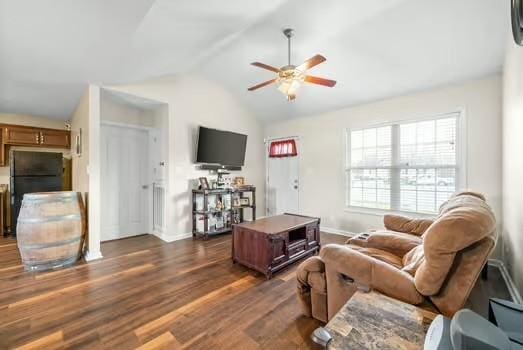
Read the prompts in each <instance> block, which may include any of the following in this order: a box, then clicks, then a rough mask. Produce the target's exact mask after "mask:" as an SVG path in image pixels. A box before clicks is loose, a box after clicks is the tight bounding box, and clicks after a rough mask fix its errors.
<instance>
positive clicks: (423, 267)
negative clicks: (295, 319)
mask: <svg viewBox="0 0 523 350" xmlns="http://www.w3.org/2000/svg"><path fill="white" fill-rule="evenodd" d="M384 224H385V228H386V230H382V231H375V232H370V233H367V234H362V235H358V236H356V237H354V238H351V239H349V240H348V241H347V244H345V245H339V244H329V245H326V246H324V247H323V249H322V250H321V252H320V255H319V256H314V257H311V258H309V259H307V260H306V261H304V262H303V263H302V264H301V265H300V266H299V267H298V272H297V279H298V297H299V300H300V302H301V305H302V309H303V313H304V314H305V315H307V316H309V317H314V318H316V319H318V320H321V321H324V322H327V321H328V320H329V319H331V318H332V317H333V316H334V315H335V314H336V313H337V312H338V310H339V309H340V308H341V307H342V306H343V305H344V304H345V303H346V302H347V300H348V299H350V297H351V296H352V295H353V294H354V293H355V292H356V290H358V289H363V290H369V289H375V290H377V291H379V292H381V293H383V294H386V295H388V296H391V297H393V298H396V299H399V300H402V301H405V302H407V303H410V304H414V305H419V304H423V303H427V304H432V305H431V306H434V307H436V308H437V310H438V311H439V312H441V313H442V314H444V315H446V316H452V315H453V314H454V313H455V312H456V311H458V310H459V309H461V308H462V307H463V305H464V304H465V302H466V300H467V298H468V296H469V294H470V291H471V289H472V288H473V287H474V284H475V282H476V280H477V278H478V276H479V274H480V273H481V270H482V268H483V266H484V265H485V264H486V262H487V260H488V257H489V255H490V253H491V252H492V250H493V248H494V245H495V242H496V238H497V233H496V219H495V217H494V214H493V213H492V210H491V209H490V207H489V206H488V205H487V204H486V202H485V198H484V197H483V196H482V195H481V194H478V193H473V192H463V193H459V194H456V195H454V196H453V197H452V198H451V199H449V200H448V201H447V202H445V203H444V204H443V205H442V206H441V207H440V213H439V215H438V216H437V217H436V219H435V220H425V219H422V220H420V219H409V218H405V217H401V216H395V215H386V216H385V218H384Z"/></svg>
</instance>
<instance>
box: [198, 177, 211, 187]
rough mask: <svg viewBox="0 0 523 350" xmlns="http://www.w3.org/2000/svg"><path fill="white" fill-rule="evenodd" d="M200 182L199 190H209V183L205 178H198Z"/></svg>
mask: <svg viewBox="0 0 523 350" xmlns="http://www.w3.org/2000/svg"><path fill="white" fill-rule="evenodd" d="M198 180H199V181H200V189H201V190H208V189H209V182H208V181H207V178H206V177H200V178H198Z"/></svg>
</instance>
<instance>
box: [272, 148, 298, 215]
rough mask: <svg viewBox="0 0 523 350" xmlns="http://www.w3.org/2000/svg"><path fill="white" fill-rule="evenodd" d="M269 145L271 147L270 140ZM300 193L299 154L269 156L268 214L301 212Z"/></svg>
mask: <svg viewBox="0 0 523 350" xmlns="http://www.w3.org/2000/svg"><path fill="white" fill-rule="evenodd" d="M268 147H270V142H269V145H268ZM298 151H299V149H298ZM267 153H268V149H267ZM299 193H300V181H299V163H298V156H296V157H282V158H270V157H268V158H267V215H268V216H272V215H279V214H283V213H291V214H299Z"/></svg>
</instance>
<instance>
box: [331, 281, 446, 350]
mask: <svg viewBox="0 0 523 350" xmlns="http://www.w3.org/2000/svg"><path fill="white" fill-rule="evenodd" d="M427 307H429V306H427ZM436 316H437V314H436V313H435V312H432V311H429V310H426V309H424V308H421V307H418V306H414V305H410V304H407V303H404V302H402V301H399V300H396V299H393V298H390V297H388V296H386V295H383V294H381V293H378V292H375V291H372V292H370V293H364V292H360V291H358V292H356V293H355V294H354V295H353V296H352V298H351V299H350V300H349V301H348V302H347V303H346V304H345V305H344V306H343V307H342V308H341V309H340V311H339V312H338V313H337V314H336V315H335V316H334V317H333V318H332V319H331V320H330V321H329V323H327V325H326V326H325V327H324V328H325V330H327V332H329V334H330V335H331V336H332V340H331V341H330V343H329V345H328V347H327V349H329V350H341V349H405V350H410V349H422V348H423V342H424V340H425V335H426V333H427V330H428V327H429V325H430V323H431V322H432V320H433V319H434V318H435V317H436Z"/></svg>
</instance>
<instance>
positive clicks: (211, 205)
mask: <svg viewBox="0 0 523 350" xmlns="http://www.w3.org/2000/svg"><path fill="white" fill-rule="evenodd" d="M207 209H209V210H215V209H216V195H210V196H209V197H207Z"/></svg>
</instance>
